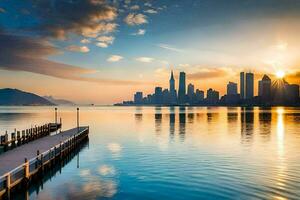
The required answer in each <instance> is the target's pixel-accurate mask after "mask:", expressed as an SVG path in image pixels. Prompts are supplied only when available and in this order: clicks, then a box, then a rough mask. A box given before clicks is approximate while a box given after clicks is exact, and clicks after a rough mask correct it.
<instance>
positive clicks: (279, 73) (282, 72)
mask: <svg viewBox="0 0 300 200" xmlns="http://www.w3.org/2000/svg"><path fill="white" fill-rule="evenodd" d="M284 75H285V73H284V71H282V70H279V71H277V72H276V77H277V78H283V77H284Z"/></svg>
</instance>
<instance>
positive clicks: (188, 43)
mask: <svg viewBox="0 0 300 200" xmlns="http://www.w3.org/2000/svg"><path fill="white" fill-rule="evenodd" d="M299 11H300V2H299V1H297V0H284V1H283V0H272V1H269V0H244V1H237V0H227V1H225V0H224V1H223V0H218V1H216V0H185V1H179V0H161V1H158V0H138V1H134V0H131V1H129V0H122V1H117V0H114V1H113V0H111V1H105V0H48V1H39V0H38V1H34V0H22V1H21V0H1V1H0V34H1V36H0V42H1V46H2V49H3V50H4V51H2V53H0V58H2V59H0V60H1V61H0V72H1V73H0V78H1V79H2V80H3V82H1V84H0V86H1V87H17V88H20V89H24V90H29V91H31V92H37V93H39V94H42V95H54V96H56V97H59V98H68V99H71V100H74V101H76V102H82V103H89V102H92V103H114V102H116V101H119V100H122V99H128V98H131V95H132V93H133V92H134V91H135V90H141V91H144V92H152V91H153V87H154V86H155V85H160V86H163V87H167V82H168V78H169V77H168V76H169V73H170V70H171V69H173V70H174V71H175V74H178V72H179V71H181V70H184V71H186V72H187V74H188V80H189V82H193V83H194V84H196V87H197V88H200V89H202V90H206V89H208V88H209V87H213V88H215V89H217V90H219V91H220V92H221V93H224V90H225V87H224V85H225V84H226V82H228V81H236V82H237V80H238V77H237V74H238V72H239V71H240V70H250V71H254V72H255V73H257V74H258V76H257V78H260V76H261V75H262V74H263V73H271V74H272V73H275V72H276V71H278V70H283V69H284V70H285V71H286V73H287V74H290V77H291V78H290V79H291V81H296V82H297V81H299V79H298V76H297V74H298V69H299V67H298V64H299V53H298V52H299V51H298V50H299V49H298V45H299V44H300V41H299V39H298V34H299V30H300V29H299V28H300V27H299V26H300V25H299V23H298V22H299V17H300V16H299V13H300V12H299ZM295 74H296V75H295ZM12 77H13V79H12ZM15 79H17V80H15ZM24 82H25V83H24ZM40 83H42V85H43V87H41V86H40ZM62 85H66V86H68V87H62ZM70 91H76V93H79V94H81V95H78V94H77V95H74V92H70ZM95 91H100V92H101V95H96V94H95Z"/></svg>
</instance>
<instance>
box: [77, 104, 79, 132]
mask: <svg viewBox="0 0 300 200" xmlns="http://www.w3.org/2000/svg"><path fill="white" fill-rule="evenodd" d="M77 132H78V133H79V108H77Z"/></svg>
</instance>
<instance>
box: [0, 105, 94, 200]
mask: <svg viewBox="0 0 300 200" xmlns="http://www.w3.org/2000/svg"><path fill="white" fill-rule="evenodd" d="M77 111H78V110H77ZM77 113H78V112H77ZM77 117H78V118H79V116H78V114H77ZM78 121H79V120H78ZM78 125H79V122H78ZM88 134H89V127H79V126H78V127H77V128H73V129H70V130H67V131H63V132H60V133H58V134H56V135H48V136H44V137H41V138H39V139H36V140H34V141H31V142H29V143H26V144H24V145H22V146H19V147H17V148H14V149H12V150H10V151H7V152H5V153H3V154H0V199H1V196H4V195H5V196H8V197H9V196H10V191H11V189H13V188H14V187H16V186H17V185H20V184H26V183H27V184H28V183H29V182H30V179H31V178H32V177H33V176H34V175H35V174H37V173H38V172H40V171H43V170H44V169H45V167H47V166H51V164H52V163H53V162H55V160H57V159H62V158H64V157H65V156H67V155H68V154H69V153H71V152H72V150H74V149H75V148H76V146H77V145H78V144H80V143H81V142H82V141H83V140H84V139H86V138H88Z"/></svg>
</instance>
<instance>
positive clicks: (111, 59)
mask: <svg viewBox="0 0 300 200" xmlns="http://www.w3.org/2000/svg"><path fill="white" fill-rule="evenodd" d="M122 59H123V57H122V56H119V55H111V56H110V57H109V58H107V62H119V61H120V60H122Z"/></svg>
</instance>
